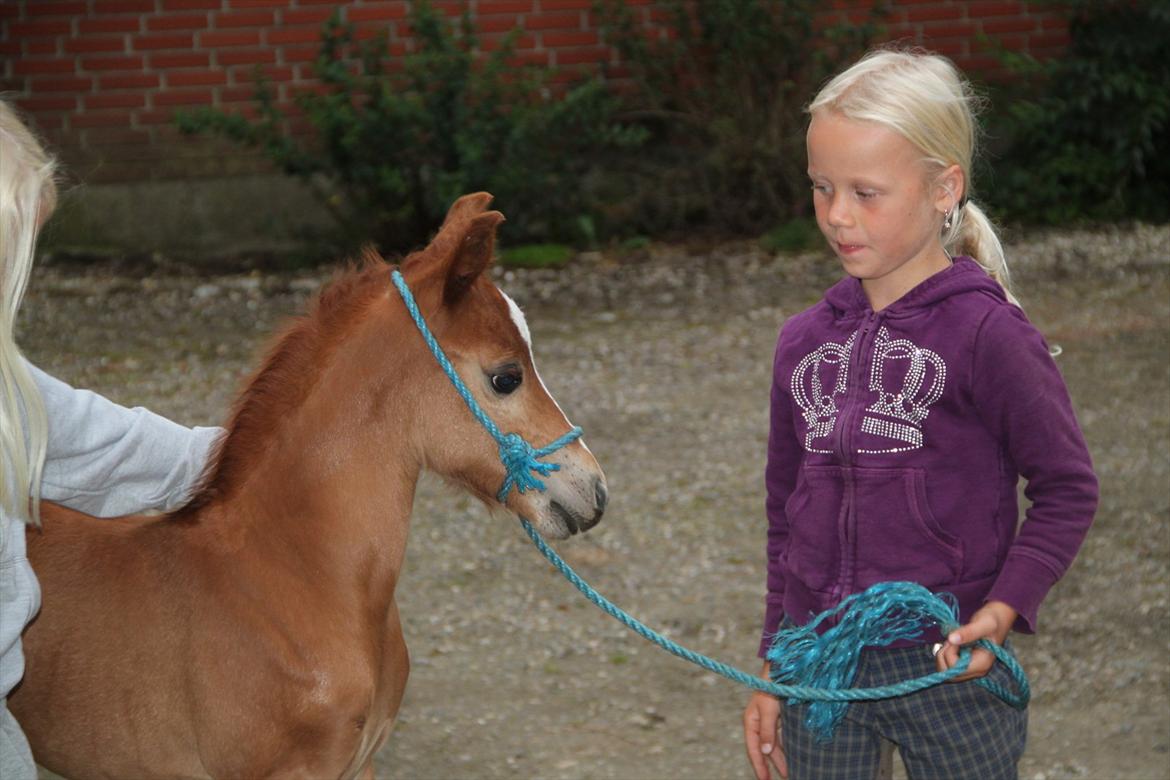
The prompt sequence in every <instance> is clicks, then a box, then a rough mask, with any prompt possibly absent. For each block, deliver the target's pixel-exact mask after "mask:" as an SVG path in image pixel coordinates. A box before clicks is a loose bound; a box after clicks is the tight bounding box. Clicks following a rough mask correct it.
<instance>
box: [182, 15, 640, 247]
mask: <svg viewBox="0 0 1170 780" xmlns="http://www.w3.org/2000/svg"><path fill="white" fill-rule="evenodd" d="M410 24H411V27H412V29H413V31H414V41H415V44H416V49H415V51H414V52H412V53H409V54H407V55H406V57H405V58H404V60H403V62H402V65H401V68H399V69H393V70H392V69H390V67H389V61H388V56H387V39H386V36H385V35H381V36H379V37H377V38H374V39H372V40H369V41H367V42H365V43H362V44H359V43H357V42H355V40H354V33H353V29H352V27H351V26H349V25H346V24H343V23H342V22H341V20H340V16H339V14H334V16H333V17H332V18H331V19H330V20H329V21H328V22H327V23H326V24H325V26H324V28H323V30H322V36H321V49H320V53H319V55H318V57H317V60H316V63H315V74H316V77H317V79H318V80H319V81H320V83H321V87H322V88H321V89H320V90H317V91H305V92H302V93H300V94H298V95H297V96H296V105H297V107H298V108H299V110H300V113H301V114H303V116H304V117H305V118H306V119H307V120H308V124H309V126H310V127H311V133H309V134H308V135H307V136H303V135H297V134H293V133H291V132H290V131H289V127H290V121H289V120H290V117H289V116H288V115H286V114H285V112H283V111H282V110H281V109H280V108H279V107H278V106H277V105H276V103H275V100H274V96H273V93H272V89H271V87H270V86H269V85H268V84H266V83H265V82H264V81H262V80H258V82H257V93H256V109H257V111H256V114H257V118H256V119H254V120H253V119H248V118H246V117H244V116H241V115H238V114H237V115H231V114H227V113H224V112H222V111H217V110H214V109H205V110H201V111H194V112H186V113H183V114H181V115H180V116H179V118H178V122H179V126H180V128H181V129H183V130H184V131H185V132H191V133H195V132H204V133H215V134H219V135H223V136H226V137H228V138H230V139H233V140H234V141H237V142H239V143H242V144H245V145H248V146H251V147H254V148H258V149H262V150H263V151H264V152H265V153H266V154H267V156H268V157H269V158H270V159H271V160H272V161H273V162H274V163H275V164H276V165H277V166H279V168H280V169H281V170H283V171H284V172H286V173H288V174H291V175H293V176H295V177H297V178H299V179H301V180H303V181H305V182H307V183H308V184H309V185H310V186H311V187H312V188H313V191H314V192H315V193H316V194H317V196H318V198H319V199H320V200H321V202H322V203H323V204H324V205H325V207H326V208H328V210H329V212H330V213H331V214H332V215H333V216H334V217H335V219H336V223H337V228H338V229H337V231H336V233H335V234H334V235H331V236H329V237H327V238H328V239H329V242H330V244H331V245H332V246H331V248H332V249H334V250H336V249H341V250H352V249H353V248H354V247H356V246H358V245H361V244H363V243H367V242H372V243H374V244H375V245H376V246H377V247H378V248H379V249H381V250H383V251H386V252H390V251H399V250H405V249H409V248H411V247H413V246H416V245H418V244H419V243H422V242H424V241H425V240H426V238H427V237H428V235H430V234H431V233H432V232H433V231H434V229H435V228H436V226H437V225H438V224H439V223H440V222H441V221H442V218H443V215H444V214H445V213H446V210H447V207H448V206H449V205H450V203H451V202H452V201H454V200H455V199H456V198H457V197H458V196H459V195H462V194H464V193H466V192H473V191H478V190H487V191H489V192H491V193H492V194H494V195H495V196H496V203H497V204H498V205H499V206H500V207H501V209H503V210H505V211H506V213H507V215H508V217H509V223H508V231H507V232H508V237H509V239H510V240H533V239H543V238H548V237H558V238H564V237H574V238H577V237H578V236H577V234H578V233H580V232H581V226H582V225H586V226H589V225H591V224H592V222H591V219H590V212H591V210H592V209H593V208H594V203H593V198H594V197H595V196H594V194H593V193H591V192H590V191H589V189H588V188H587V187H584V186H582V182H583V181H586V180H587V179H588V175H587V174H588V173H589V172H590V171H591V170H592V169H593V168H594V166H595V164H596V161H597V159H598V158H599V156H600V154H601V153H602V152H604V151H606V150H610V149H615V148H618V149H620V148H629V147H635V146H638V145H639V144H641V143H642V141H643V139H644V137H645V134H644V131H642V130H640V129H638V128H632V127H623V126H621V125H619V124H618V123H616V122H615V121H614V120H613V118H612V115H613V111H614V109H615V107H616V104H615V100H614V98H613V97H612V96H611V95H610V94H609V93H608V92H607V90H606V88H605V86H604V84H603V83H602V82H601V81H600V80H598V79H594V80H591V81H587V82H585V83H582V84H579V85H577V86H575V87H572V88H569V89H567V90H565V91H564V92H563V95H562V96H560V97H550V95H552V94H554V93H555V90H553V89H550V88H549V86H548V84H549V76H550V72H549V71H548V70H547V69H540V68H535V67H526V66H520V65H516V64H515V63H514V59H515V57H514V49H513V41H514V37H515V36H514V34H513V35H512V36H509V38H508V39H507V40H506V42H505V44H504V45H503V46H501V47H500V48H499V49H497V50H496V51H494V52H492V53H491V54H484V55H481V54H479V53H478V51H477V38H476V33H475V30H474V28H473V25H472V23H471V19H470V15H469V13H468V12H467V11H466V10H465V11H464V13H463V15H462V18H461V21H460V22H459V23H454V22H452V21H450V20H448V19H447V18H446V17H445V16H443V15H442V14H441V13H439V12H437V11H436V10H435V9H434V8H433V7H432V6H431V4H430V3H429V2H425V1H423V0H419V1H418V2H414V3H412V11H411V19H410ZM583 238H584V239H585V240H589V239H591V236H585V237H583Z"/></svg>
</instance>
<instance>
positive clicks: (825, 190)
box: [812, 184, 829, 195]
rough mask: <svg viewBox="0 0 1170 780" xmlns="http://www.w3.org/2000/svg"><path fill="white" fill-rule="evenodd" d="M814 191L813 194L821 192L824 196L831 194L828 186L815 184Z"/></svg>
mask: <svg viewBox="0 0 1170 780" xmlns="http://www.w3.org/2000/svg"><path fill="white" fill-rule="evenodd" d="M812 190H813V192H819V193H821V194H822V195H828V194H829V187H828V185H827V184H814V185H812Z"/></svg>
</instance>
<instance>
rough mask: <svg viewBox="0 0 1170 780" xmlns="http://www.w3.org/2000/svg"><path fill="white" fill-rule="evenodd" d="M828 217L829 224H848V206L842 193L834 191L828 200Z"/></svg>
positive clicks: (837, 225)
mask: <svg viewBox="0 0 1170 780" xmlns="http://www.w3.org/2000/svg"><path fill="white" fill-rule="evenodd" d="M828 217H829V224H830V225H833V226H834V227H841V226H844V225H848V224H849V222H850V216H849V207H848V205H847V204H846V202H845V198H844V197H843V196H842V195H840V194H837V193H834V195H833V198H832V200H830V201H829V213H828Z"/></svg>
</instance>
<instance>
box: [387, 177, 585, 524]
mask: <svg viewBox="0 0 1170 780" xmlns="http://www.w3.org/2000/svg"><path fill="white" fill-rule="evenodd" d="M490 201H491V196H490V195H488V194H487V193H478V194H475V195H466V196H464V197H463V198H460V199H459V200H458V201H456V203H455V204H454V205H453V206H452V207H451V210H450V211H449V212H448V214H447V218H446V220H445V221H444V223H443V226H442V228H441V229H440V231H439V233H438V235H437V236H435V238H434V240H433V241H432V242H431V244H430V245H429V246H428V247H426V248H425V249H423V250H422V251H420V252H416V253H414V254H412V255H410V256H409V257H407V258H406V260H405V261H404V262H403V263H402V266H401V271H402V274H403V277H404V278H405V280H406V283H407V284H408V285H409V287H410V288H411V290H412V291H413V294H414V296H415V299H416V300H417V301H418V305H419V308H420V310H421V312H422V315H423V317H424V319H425V320H426V321H427V324H428V325H429V327H430V329H431V331H432V333H433V334H434V335H435V338H436V339H437V340H438V341H439V344H440V346H441V347H442V349H443V351H444V352H445V353H446V355H447V357H448V358H449V359H450V360H451V363H452V365H453V366H454V367H455V369H456V371H457V372H458V373H459V375H460V377H461V378H462V380H463V382H464V384H465V385H466V386H467V388H468V389H469V390H470V391H471V393H472V395H473V396H474V398H475V400H476V402H477V403H478V404H479V406H480V408H481V409H483V411H484V412H485V413H486V414H487V415H488V417H490V418H491V419H492V420H493V421H494V422H495V424H496V426H497V427H498V428H499V429H500V431H501V432H503V433H517V434H519V435H520V436H522V437H523V438H524V439H525V440H527V441H528V442H529V443H530V444H531V445H532V446H533V447H536V448H540V447H543V446H545V445H547V444H549V443H550V442H552V441H554V440H555V439H557V438H558V437H560V436H561V435H562V434H565V433H566V432H568V431H569V430H570V428H571V427H572V426H571V424H570V423H569V421H568V420H567V419H566V418H565V415H564V413H563V412H562V411H561V409H560V407H559V406H557V404H556V402H555V401H554V400H553V399H552V397H551V396H550V395H549V392H548V389H547V388H546V387H545V386H544V383H543V382H542V381H541V379H540V375H539V374H538V373H537V371H536V366H535V364H534V363H533V357H532V346H531V342H530V335H529V330H528V325H527V323H526V322H525V320H524V315H523V314H522V313H521V311H520V309H519V307H517V306H516V304H515V303H514V302H513V301H512V300H511V299H510V298H509V297H508V296H507V295H505V294H504V293H502V292H501V291H500V290H499V288H497V287H496V286H495V285H494V284H493V283H492V282H491V280H490V278H489V277H488V274H487V273H485V272H486V270H487V268H488V267H489V265H490V263H491V260H492V253H493V249H494V246H495V234H496V228H497V227H498V226H499V224H500V223H501V222H503V221H504V217H503V215H502V214H500V213H499V212H498V211H487V210H486V209H487V205H488V204H489V203H490ZM391 298H392V300H391V305H392V306H394V307H396V308H402V304H401V302H400V301H399V300H398V299H397V296H396V295H394V294H392V296H391ZM407 327H412V326H407ZM406 342H407V340H406V339H400V343H403V344H405V343H406ZM410 343H412V344H414V345H415V346H416V347H417V348H418V349H419V350H420V352H421V353H424V354H422V356H421V357H420V358H419V361H414V364H415V365H421V368H422V370H420V371H418V372H417V374H416V376H417V379H416V384H415V386H414V387H413V388H412V390H411V392H412V394H413V397H414V398H415V403H416V406H415V408H416V413H417V415H418V418H417V425H416V426H415V430H416V431H417V433H418V438H417V439H416V445H417V446H418V447H419V449H420V451H421V452H422V455H423V458H424V462H425V465H426V466H427V467H429V468H430V469H432V470H433V471H436V472H438V473H439V474H441V475H443V476H444V477H446V478H448V479H450V480H452V481H454V482H456V483H458V484H460V485H462V486H463V487H465V488H466V489H468V490H469V491H471V492H472V493H473V494H475V495H477V496H479V497H480V498H481V499H483V500H484V501H485V502H486V503H488V504H489V506H491V505H498V504H497V498H496V494H497V492H498V491H499V489H500V486H501V485H502V483H503V481H504V478H505V476H506V474H505V470H504V467H503V465H502V464H501V462H500V457H499V450H498V446H497V444H496V442H495V441H494V440H493V439H492V438H491V436H490V435H489V434H488V433H487V431H486V430H484V428H483V427H482V426H481V425H480V423H479V422H478V421H477V420H475V418H474V417H473V416H472V414H471V413H470V411H469V410H468V409H467V407H466V406H465V404H464V401H463V400H462V399H461V398H460V397H459V395H458V394H457V392H456V390H455V388H454V387H453V386H452V385H451V383H450V382H449V380H448V378H447V377H446V375H445V374H443V373H442V371H441V369H440V368H439V366H438V364H437V362H436V361H435V360H434V358H433V357H431V356H430V354H429V353H427V352H426V350H425V346H424V344H423V341H422V338H421V336H419V337H417V338H415V337H413V336H412V337H411V339H410ZM412 373H415V372H412ZM543 460H544V462H546V463H555V464H557V465H558V466H559V467H560V469H559V470H558V471H555V472H553V473H551V474H549V475H548V476H544V477H541V480H542V481H543V482H544V483H545V485H546V488H547V489H546V490H545V491H544V492H538V491H531V490H530V491H528V492H525V493H523V494H522V493H520V492H519V491H518V490H516V489H515V488H513V489H512V490H511V491H510V493H509V494H508V496H507V497H506V498H505V502H506V506H507V508H509V509H511V510H512V511H514V512H516V513H518V514H520V515H523V516H524V517H527V518H528V519H529V520H531V521H532V522H533V524H534V525H535V526H536V527H537V529H539V530H540V532H541V533H542V534H544V535H546V536H551V537H557V538H564V537H566V536H569V535H570V534H575V533H577V532H578V531H585V530H588V529H589V528H592V527H593V526H594V525H595V524H596V523H597V522H598V520H600V519H601V514H602V511H603V510H604V509H605V503H606V488H605V477H604V475H603V474H602V472H601V469H600V467H599V466H598V465H597V461H596V460H594V458H593V455H592V454H591V453H590V452H589V450H588V448H587V447H586V446H585V445H584V444H583V443H581V442H580V441H579V440H578V441H576V442H573V443H572V444H570V445H568V446H566V447H564V448H562V449H560V450H557V451H556V452H554V453H553V454H551V455H549V456H547V457H545V458H544V459H543Z"/></svg>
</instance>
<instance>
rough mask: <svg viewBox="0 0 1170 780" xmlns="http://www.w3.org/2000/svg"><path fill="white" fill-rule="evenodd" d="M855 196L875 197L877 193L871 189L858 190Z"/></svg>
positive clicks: (865, 198) (864, 198)
mask: <svg viewBox="0 0 1170 780" xmlns="http://www.w3.org/2000/svg"><path fill="white" fill-rule="evenodd" d="M857 197H859V198H861V199H862V200H869V199H870V198H876V197H877V193H876V192H874V191H873V190H858V191H857Z"/></svg>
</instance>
